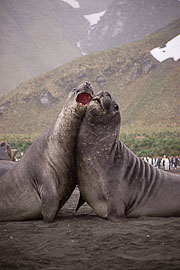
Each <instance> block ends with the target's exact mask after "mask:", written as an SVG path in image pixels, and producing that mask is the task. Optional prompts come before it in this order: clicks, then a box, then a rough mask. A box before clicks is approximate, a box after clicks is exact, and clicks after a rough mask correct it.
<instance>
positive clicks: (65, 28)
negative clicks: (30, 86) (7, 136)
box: [0, 0, 180, 95]
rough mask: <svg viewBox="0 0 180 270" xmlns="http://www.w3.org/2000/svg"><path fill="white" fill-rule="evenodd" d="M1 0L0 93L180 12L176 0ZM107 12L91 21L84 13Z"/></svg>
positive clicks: (147, 30) (147, 31)
mask: <svg viewBox="0 0 180 270" xmlns="http://www.w3.org/2000/svg"><path fill="white" fill-rule="evenodd" d="M78 2H79V8H73V7H72V6H71V5H70V4H67V3H65V2H64V1H62V0H52V1H49V0H31V1H24V0H16V1H14V0H0V41H1V42H0V81H1V84H0V95H2V94H3V93H5V92H7V91H10V90H12V89H13V88H15V87H16V86H17V85H19V84H20V83H22V82H24V81H26V80H28V79H30V78H32V77H34V76H37V75H39V74H42V73H44V72H47V71H50V70H52V69H54V68H56V67H59V66H61V65H63V64H65V63H67V62H69V61H72V60H73V59H76V58H78V57H79V56H81V55H82V54H84V53H86V54H89V53H92V52H97V51H100V50H101V51H102V50H104V49H110V48H112V47H115V46H120V45H121V44H124V43H127V42H132V41H134V40H138V39H139V38H141V37H144V36H145V35H147V34H150V33H152V31H154V30H157V29H159V28H161V27H163V26H166V25H167V24H169V23H170V22H172V21H174V20H175V19H177V18H179V16H180V2H179V1H178V0H149V1H146V0H119V1H117V0H91V1H90V0H79V1H78ZM101 11H106V12H105V14H104V16H101V18H100V21H99V22H98V23H96V24H93V25H90V23H89V22H88V20H87V19H86V18H85V17H84V15H89V14H94V13H97V12H101Z"/></svg>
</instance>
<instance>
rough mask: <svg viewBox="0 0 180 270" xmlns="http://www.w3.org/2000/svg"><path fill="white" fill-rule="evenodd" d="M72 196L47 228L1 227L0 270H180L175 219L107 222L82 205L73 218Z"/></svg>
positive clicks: (179, 221)
mask: <svg viewBox="0 0 180 270" xmlns="http://www.w3.org/2000/svg"><path fill="white" fill-rule="evenodd" d="M176 173H177V172H176ZM78 197H79V192H78V190H77V189H76V190H75V191H74V193H73V195H72V197H71V198H70V200H69V201H68V202H67V204H66V205H65V206H64V207H63V209H62V210H61V211H60V213H59V215H58V218H57V220H56V221H55V222H53V223H50V224H47V223H44V222H43V221H23V222H1V223H0V269H1V270H7V269H8V270H9V269H11V270H16V269H21V270H24V269H28V270H30V269H31V270H36V269H38V270H40V269H42V270H56V269H61V270H67V269H68V270H69V269H71V270H81V269H97V270H99V269H104V270H109V269H122V270H124V269H125V270H126V269H133V270H134V269H137V270H139V269H146V270H147V269H158V270H159V269H180V217H178V218H177V217H172V218H148V217H141V218H134V219H128V220H126V221H124V222H119V223H112V222H110V221H108V220H104V219H101V218H99V217H97V216H96V215H95V214H94V213H93V212H92V210H91V209H90V207H89V206H88V205H87V204H85V205H84V206H83V207H81V209H80V210H79V211H78V213H75V208H76V205H77V202H78Z"/></svg>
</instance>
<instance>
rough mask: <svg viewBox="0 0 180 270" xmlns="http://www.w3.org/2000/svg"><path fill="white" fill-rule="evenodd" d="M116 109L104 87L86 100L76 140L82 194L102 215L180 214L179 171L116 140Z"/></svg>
mask: <svg viewBox="0 0 180 270" xmlns="http://www.w3.org/2000/svg"><path fill="white" fill-rule="evenodd" d="M120 122H121V117H120V112H119V108H118V105H117V104H116V102H115V101H114V100H113V99H112V97H111V96H110V94H109V93H108V92H100V93H99V94H97V95H96V96H95V97H93V99H92V100H91V102H90V103H89V106H88V109H87V112H86V115H85V117H84V118H83V121H82V124H81V127H80V130H79V133H78V138H77V146H76V148H77V149H76V164H77V172H76V173H77V179H78V180H77V181H78V186H79V189H80V192H81V198H80V201H79V204H78V207H77V209H78V208H79V207H80V206H81V205H82V204H83V202H84V201H86V202H87V203H88V204H89V205H90V206H91V207H92V208H93V210H94V211H95V212H96V214H97V215H99V216H100V217H103V218H108V219H110V220H113V221H117V220H120V219H121V218H123V217H139V216H161V217H170V216H180V176H178V175H174V174H171V173H168V172H164V171H162V170H159V169H157V168H154V167H153V166H151V165H149V164H147V163H146V162H144V161H143V160H142V159H140V158H138V157H137V156H136V155H135V154H134V153H133V152H131V150H130V149H128V147H126V146H125V145H124V143H122V142H121V141H120V140H119V133H120Z"/></svg>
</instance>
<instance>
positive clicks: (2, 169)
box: [0, 160, 16, 177]
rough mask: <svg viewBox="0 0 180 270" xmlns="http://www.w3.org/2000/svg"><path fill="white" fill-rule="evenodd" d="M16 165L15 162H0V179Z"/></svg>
mask: <svg viewBox="0 0 180 270" xmlns="http://www.w3.org/2000/svg"><path fill="white" fill-rule="evenodd" d="M14 165H16V162H14V161H10V160H0V177H1V176H2V175H3V174H5V173H6V172H7V171H9V170H10V169H12V167H14Z"/></svg>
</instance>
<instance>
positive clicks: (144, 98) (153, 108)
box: [0, 20, 180, 134]
mask: <svg viewBox="0 0 180 270" xmlns="http://www.w3.org/2000/svg"><path fill="white" fill-rule="evenodd" d="M179 29H180V20H179V21H176V22H175V23H173V24H171V25H170V26H168V27H166V28H164V29H162V30H161V31H158V32H155V33H154V34H152V35H150V36H148V37H146V38H144V39H142V40H140V41H137V42H134V43H130V44H126V45H123V46H120V47H118V48H114V49H112V50H107V51H103V52H101V53H95V54H92V55H88V56H85V57H81V58H79V59H77V60H74V61H72V62H70V63H68V64H65V65H64V66H62V67H60V68H57V69H55V70H52V71H51V72H48V73H46V74H44V75H42V76H39V77H37V78H35V79H31V80H30V81H27V82H25V83H23V84H21V85H20V86H19V87H17V88H16V89H15V90H14V91H11V92H10V93H9V94H8V95H7V96H3V97H2V99H1V101H0V133H2V134H5V133H26V134H29V133H30V134H32V133H40V132H42V131H43V130H45V129H46V128H47V127H48V126H49V125H50V124H52V123H53V121H54V120H55V119H56V117H57V115H58V114H59V112H60V110H61V108H62V106H63V102H64V100H65V98H66V96H67V94H68V92H69V90H70V89H72V88H73V87H76V86H77V85H78V84H80V83H82V82H84V81H86V80H87V81H91V82H92V84H93V86H94V88H95V91H96V92H97V91H99V90H101V89H102V90H107V91H110V93H112V95H113V97H114V98H115V99H116V100H117V102H118V104H119V105H120V110H121V114H122V130H124V131H126V132H129V131H130V132H133V131H141V132H143V131H147V130H148V131H150V130H152V131H153V130H164V129H168V128H170V129H172V128H174V129H179V125H180V98H179V93H180V84H179V74H180V61H177V62H174V61H173V60H172V59H168V60H166V61H164V62H162V63H160V62H158V61H157V60H156V59H154V58H153V57H152V56H151V54H150V50H151V49H153V48H155V47H158V46H164V44H166V43H167V41H169V40H170V39H172V38H173V37H175V36H176V35H178V34H179Z"/></svg>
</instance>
